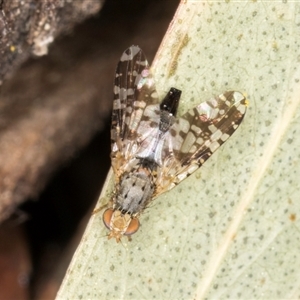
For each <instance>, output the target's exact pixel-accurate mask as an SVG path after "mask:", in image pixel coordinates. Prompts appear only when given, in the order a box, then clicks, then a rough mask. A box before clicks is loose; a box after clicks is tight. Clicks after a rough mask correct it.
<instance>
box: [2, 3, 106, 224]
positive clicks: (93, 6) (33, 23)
mask: <svg viewBox="0 0 300 300" xmlns="http://www.w3.org/2000/svg"><path fill="white" fill-rule="evenodd" d="M100 7H101V1H91V0H83V1H59V0H43V1H35V0H25V1H19V0H2V1H1V2H0V51H1V56H0V66H1V67H0V83H3V81H4V79H7V78H8V77H9V76H12V74H14V72H16V70H17V68H18V67H19V66H20V64H21V62H24V61H25V60H26V59H28V58H29V57H30V56H32V55H43V54H46V53H47V51H48V46H49V45H50V43H51V42H52V41H53V40H54V39H55V38H56V37H57V36H58V35H60V34H61V33H63V32H69V31H70V30H71V29H72V28H73V27H74V26H75V24H77V23H80V22H81V21H82V20H83V19H85V18H87V17H88V16H90V15H92V14H95V13H97V12H98V11H99V9H100ZM45 63H46V65H45ZM47 63H48V64H49V61H48V62H47V60H45V61H44V64H39V63H36V64H29V65H28V66H25V67H23V68H22V69H21V70H20V72H19V73H17V74H15V77H14V78H12V79H11V80H9V81H7V82H5V84H4V85H3V86H2V88H1V94H0V116H1V117H0V221H1V220H3V219H5V218H6V217H7V216H8V215H9V214H10V213H11V212H12V211H13V210H14V207H15V206H16V205H18V204H19V203H20V202H21V201H23V200H24V199H26V198H27V197H32V196H34V195H36V194H37V193H38V192H39V190H40V189H41V187H42V186H43V185H44V184H45V182H46V180H47V178H48V175H49V174H51V172H52V171H53V170H54V169H55V166H57V164H58V163H59V162H61V161H63V160H64V159H65V158H66V157H68V156H70V154H71V153H72V152H73V151H74V147H73V146H72V143H73V142H74V141H75V140H76V143H77V147H80V146H82V145H84V144H85V143H86V141H87V139H88V136H90V135H91V133H92V132H93V131H95V128H97V126H98V124H96V123H94V124H93V126H86V125H87V123H88V118H89V116H90V115H91V114H96V111H98V110H97V107H93V106H92V105H90V104H89V99H90V98H93V97H96V94H97V87H90V89H89V84H88V83H87V82H86V80H88V78H86V79H84V80H80V81H79V82H78V83H77V84H76V85H74V84H73V83H74V81H72V80H74V76H75V74H74V75H73V74H70V71H69V72H67V73H68V74H69V75H70V76H69V75H68V76H66V72H64V71H65V70H62V72H59V71H58V70H57V69H56V70H54V69H53V68H52V70H51V67H50V66H49V65H47ZM89 63H91V62H86V64H85V65H80V66H76V67H75V68H74V71H75V72H82V68H88V67H89ZM49 67H50V68H49ZM72 75H73V77H72ZM83 85H85V86H84V88H83ZM98 117H99V118H98V119H99V120H101V117H100V116H99V115H98ZM74 118H77V120H76V125H75V128H73V129H72V130H70V127H71V126H73V125H74V124H73V121H74ZM99 122H100V121H98V123H99ZM80 126H81V127H83V128H84V129H83V130H82V128H81V130H80V131H81V133H82V135H81V138H79V140H78V136H77V135H78V130H79V127H80ZM91 127H93V128H91ZM85 131H86V132H85ZM75 148H76V147H75Z"/></svg>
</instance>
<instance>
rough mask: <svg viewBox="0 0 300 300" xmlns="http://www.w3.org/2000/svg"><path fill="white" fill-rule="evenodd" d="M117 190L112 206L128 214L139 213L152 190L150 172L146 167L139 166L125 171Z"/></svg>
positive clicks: (149, 197)
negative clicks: (130, 170)
mask: <svg viewBox="0 0 300 300" xmlns="http://www.w3.org/2000/svg"><path fill="white" fill-rule="evenodd" d="M117 191H118V192H117V194H116V195H115V205H114V207H116V208H117V209H119V210H120V211H122V212H126V213H129V214H140V213H141V212H142V210H143V209H144V208H145V206H146V205H147V203H148V202H149V200H151V198H152V195H153V192H154V184H153V181H152V176H151V172H149V170H148V169H147V168H139V169H137V170H135V171H134V172H130V173H125V174H124V175H123V176H122V178H121V180H120V182H119V186H118V188H117Z"/></svg>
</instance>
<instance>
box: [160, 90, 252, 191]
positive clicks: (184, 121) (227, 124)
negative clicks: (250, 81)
mask: <svg viewBox="0 0 300 300" xmlns="http://www.w3.org/2000/svg"><path fill="white" fill-rule="evenodd" d="M246 108H247V100H246V99H245V97H244V96H243V95H242V94H241V93H239V92H235V91H229V92H225V93H224V94H221V95H219V96H218V97H216V98H214V99H211V100H209V101H206V102H203V103H201V104H200V105H198V106H196V107H195V108H193V109H192V110H190V111H188V112H187V113H185V114H184V115H183V116H182V117H181V118H178V119H177V120H176V122H175V123H174V124H173V126H172V127H171V128H170V130H169V135H170V137H169V139H168V140H166V144H165V148H166V149H168V150H167V151H169V148H170V144H171V145H172V147H173V154H172V155H169V159H168V158H166V159H165V160H164V165H163V167H162V168H161V170H160V172H159V174H158V177H157V182H156V184H157V189H156V193H155V196H157V195H159V194H161V193H163V192H165V191H167V190H170V189H171V188H173V187H174V186H176V185H177V184H178V183H179V182H181V181H182V180H183V179H185V178H186V177H187V176H189V175H190V174H191V173H193V172H194V171H196V170H197V169H198V168H199V167H200V166H201V165H202V164H203V163H204V162H205V161H206V160H207V159H208V158H209V157H210V156H211V155H212V154H213V153H214V152H215V151H216V150H217V149H218V148H219V147H220V146H221V145H222V144H223V143H224V142H225V141H226V140H227V139H228V138H229V137H230V136H231V135H232V134H233V133H234V131H235V130H236V129H237V128H238V126H239V125H240V123H241V122H242V120H243V117H244V115H245V112H246Z"/></svg>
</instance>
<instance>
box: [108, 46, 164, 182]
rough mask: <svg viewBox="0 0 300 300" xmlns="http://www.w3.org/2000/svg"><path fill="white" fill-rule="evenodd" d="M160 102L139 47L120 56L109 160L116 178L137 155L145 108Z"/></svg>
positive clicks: (146, 117) (144, 119) (145, 118)
mask: <svg viewBox="0 0 300 300" xmlns="http://www.w3.org/2000/svg"><path fill="white" fill-rule="evenodd" d="M158 102H159V100H158V97H157V92H156V89H155V84H154V80H153V77H152V75H151V72H150V70H149V64H148V62H147V59H146V57H145V54H144V53H143V51H142V50H141V49H140V48H139V47H138V46H131V47H129V48H128V49H127V50H125V51H124V53H123V54H122V56H121V58H120V61H119V63H118V65H117V70H116V77H115V86H114V101H113V111H112V125H111V158H112V166H113V168H114V171H115V174H117V176H120V174H121V173H122V172H123V171H122V166H124V165H125V163H126V161H128V160H129V159H130V158H131V157H132V156H133V155H134V154H135V152H136V148H137V141H138V140H140V139H141V133H140V131H141V130H139V132H138V128H139V126H140V124H141V122H142V123H145V121H148V122H149V120H147V119H148V116H147V114H145V113H144V112H145V110H146V108H147V107H148V108H149V106H151V105H153V104H158Z"/></svg>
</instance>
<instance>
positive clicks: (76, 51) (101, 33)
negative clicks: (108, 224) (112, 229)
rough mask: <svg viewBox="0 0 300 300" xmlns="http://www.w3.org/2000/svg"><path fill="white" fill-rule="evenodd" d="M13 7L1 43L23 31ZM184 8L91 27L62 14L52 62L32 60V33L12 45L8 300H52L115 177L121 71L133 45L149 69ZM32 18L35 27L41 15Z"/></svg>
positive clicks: (135, 13)
mask: <svg viewBox="0 0 300 300" xmlns="http://www.w3.org/2000/svg"><path fill="white" fill-rule="evenodd" d="M90 1H91V2H90V3H95V2H96V1H95V0H90ZM93 1H94V2H93ZM85 2H87V1H85ZM45 3H46V1H45ZM47 3H48V6H45V7H44V8H43V9H44V11H45V15H46V16H50V15H51V14H50V11H49V10H50V9H52V10H53V11H54V12H55V11H57V7H55V5H56V4H55V3H56V2H52V4H51V1H49V2H47ZM87 3H88V2H87ZM100 3H101V2H100ZM5 4H6V5H7V7H8V5H9V3H8V2H6V1H2V4H1V7H0V9H1V11H2V15H1V14H0V30H1V28H2V36H1V37H2V41H3V39H5V38H6V39H9V38H10V39H11V40H13V39H14V36H16V35H14V30H17V28H13V26H12V25H10V24H14V23H13V22H11V23H9V18H11V20H12V21H13V18H16V16H14V15H12V14H10V15H9V16H8V12H6V13H4V11H5ZM50 4H51V5H50ZM178 4H179V1H178V0H176V1H175V0H165V1H156V0H143V1H141V0H126V1H124V0H109V1H106V2H104V3H103V6H102V7H101V5H100V6H99V9H98V10H99V12H98V13H95V12H93V13H90V17H89V16H88V15H89V13H86V14H85V15H84V14H82V13H81V12H80V14H79V13H77V14H73V15H72V16H73V17H72V18H73V19H72V22H71V21H70V20H71V18H65V19H63V18H62V17H61V16H64V15H63V14H62V10H63V9H64V8H62V7H60V8H59V9H60V11H59V13H60V18H56V19H55V22H54V21H53V20H54V19H53V18H52V19H51V20H52V26H55V25H56V24H60V26H61V27H60V28H63V29H62V30H60V31H59V32H60V33H59V34H57V36H55V40H54V42H53V43H51V45H50V47H49V49H48V54H47V55H45V56H41V57H37V56H35V55H33V53H37V51H38V50H39V51H41V49H40V48H38V50H36V49H35V50H34V51H33V50H32V49H33V47H29V46H28V45H30V43H29V39H27V40H25V39H24V38H23V37H24V32H23V35H22V34H19V35H18V39H17V38H16V39H15V42H14V44H12V42H10V43H11V45H10V46H9V48H7V46H5V45H4V46H5V47H6V48H5V49H6V50H7V49H8V50H7V53H8V54H7V56H6V57H5V59H6V60H5V61H4V62H3V66H4V64H5V67H6V68H4V67H3V68H2V71H3V85H2V86H1V92H0V93H1V94H0V116H1V117H2V120H1V121H0V162H1V165H2V169H1V166H0V177H1V178H2V179H1V183H0V189H2V191H3V192H2V194H1V193H0V203H1V207H0V209H1V212H2V218H1V220H2V226H1V228H0V241H1V243H0V299H54V297H55V295H56V292H57V289H58V288H59V285H60V283H61V280H62V279H63V276H64V273H65V271H66V268H67V266H68V264H69V262H70V259H71V257H72V254H73V253H74V251H75V250H76V246H77V244H78V242H79V241H80V238H81V235H82V234H83V231H84V228H85V226H86V223H87V221H88V219H89V216H90V214H91V212H92V210H93V207H94V205H95V203H96V201H97V199H98V197H99V194H100V191H101V187H102V185H103V183H104V180H105V177H106V174H107V172H108V170H109V167H110V158H109V153H110V111H111V100H112V88H113V79H114V71H115V66H116V64H117V62H118V59H119V57H120V55H121V54H122V52H123V51H124V50H125V49H126V48H127V47H128V46H130V45H132V44H136V45H139V46H140V47H141V48H142V49H143V50H144V52H145V53H146V55H147V57H148V60H149V62H150V63H151V62H152V59H153V57H154V55H155V52H156V50H157V49H158V47H159V44H160V43H161V41H162V38H163V37H164V34H165V33H166V30H167V28H168V25H169V23H170V21H171V20H172V18H173V15H174V13H175V11H176V8H177V6H178ZM7 9H8V8H7ZM68 9H69V11H68V14H69V15H71V12H73V11H72V10H71V9H70V8H68ZM94 10H95V9H94ZM10 11H12V10H10ZM29 12H30V14H31V16H32V17H33V16H34V13H35V12H36V9H35V8H34V6H33V5H31V6H30V7H29ZM78 15H79V16H80V17H78ZM51 16H52V15H51ZM5 18H7V20H8V21H7V22H6V20H5ZM76 18H77V19H76ZM24 19H25V18H24ZM26 20H27V19H26ZM57 20H58V21H57ZM64 20H65V21H64ZM66 20H67V21H66ZM74 20H75V21H74ZM76 20H77V23H78V24H76ZM1 22H2V23H1ZM20 22H21V21H20ZM26 22H27V21H26ZM1 24H2V25H3V24H4V25H3V27H1V26H2V25H1ZM45 28H46V29H47V30H48V27H46V25H45V26H44V27H43V30H44V29H45ZM24 30H25V29H24ZM10 34H11V36H9V35H10ZM28 36H35V35H34V34H32V35H29V34H28V35H27V37H28ZM32 39H33V38H32V37H31V40H32ZM6 44H7V43H6ZM41 44H42V43H41ZM4 46H3V47H4ZM30 49H31V50H30ZM42 50H43V48H42ZM3 57H4V56H3ZM21 63H22V64H21ZM4 70H5V72H4ZM99 217H101V216H99Z"/></svg>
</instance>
